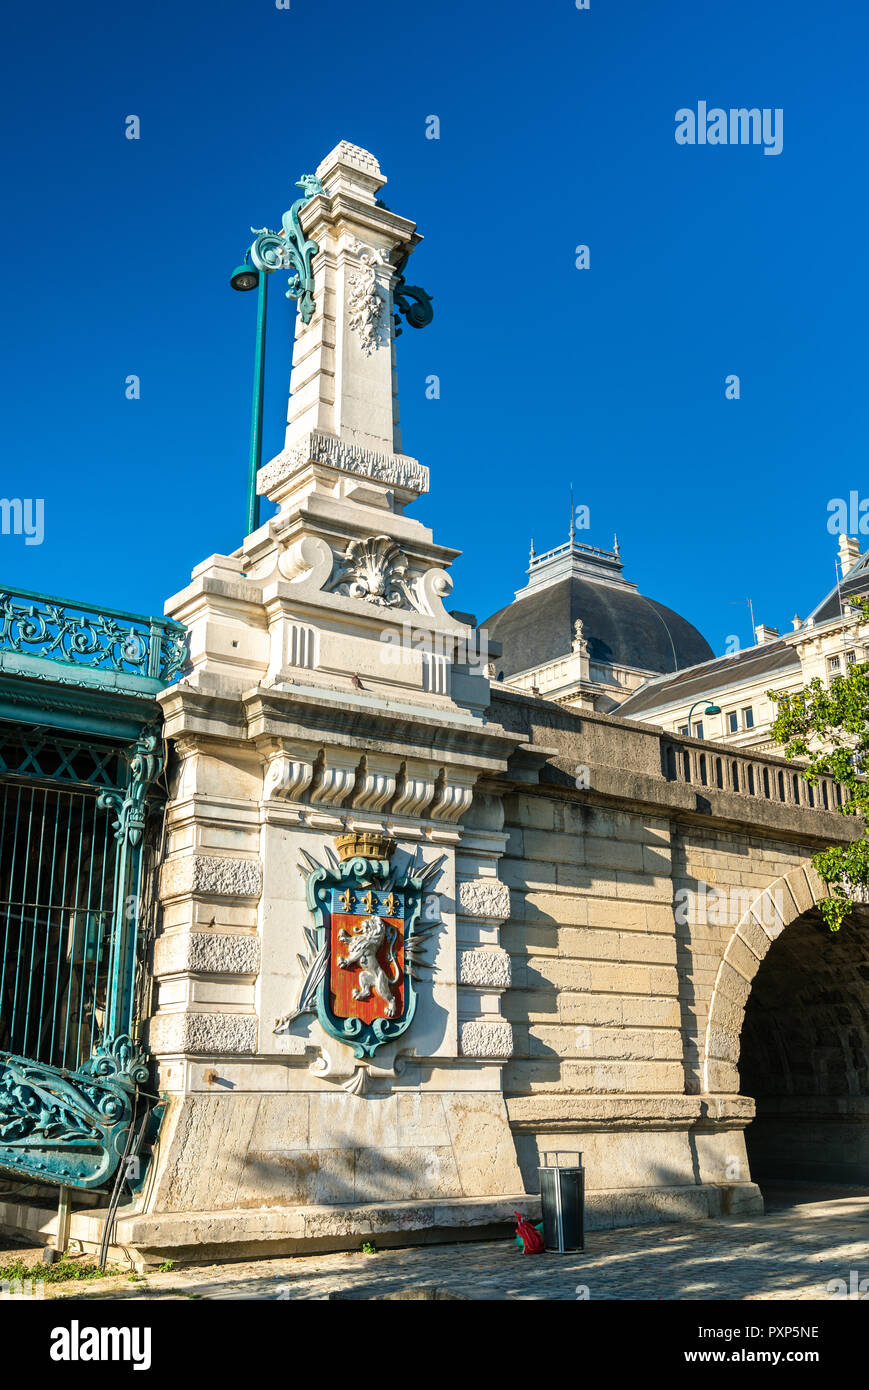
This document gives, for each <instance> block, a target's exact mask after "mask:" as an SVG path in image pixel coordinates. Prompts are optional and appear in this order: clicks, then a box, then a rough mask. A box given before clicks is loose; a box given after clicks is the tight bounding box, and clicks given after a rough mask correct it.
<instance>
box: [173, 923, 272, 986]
mask: <svg viewBox="0 0 869 1390" xmlns="http://www.w3.org/2000/svg"><path fill="white" fill-rule="evenodd" d="M259 957H260V952H259V939H258V938H257V937H255V936H243V935H241V934H240V933H238V932H190V933H188V932H175V933H172V934H171V935H169V936H162V937H159V938H158V940H157V941H156V943H155V946H154V973H155V974H156V975H157V976H162V975H176V974H183V973H185V972H187V971H189V972H192V973H194V974H195V973H201V974H209V975H255V974H256V973H257V971H258V970H259Z"/></svg>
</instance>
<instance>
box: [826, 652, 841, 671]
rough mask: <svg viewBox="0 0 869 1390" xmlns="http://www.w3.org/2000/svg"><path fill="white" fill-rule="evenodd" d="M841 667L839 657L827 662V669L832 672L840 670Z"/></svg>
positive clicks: (832, 657) (833, 657)
mask: <svg viewBox="0 0 869 1390" xmlns="http://www.w3.org/2000/svg"><path fill="white" fill-rule="evenodd" d="M841 665H842V663H841V661H840V660H839V658H838V657H837V656H831V657H830V658H829V660H828V661H827V668H828V670H830V671H831V672H833V671H838V670H840V669H841Z"/></svg>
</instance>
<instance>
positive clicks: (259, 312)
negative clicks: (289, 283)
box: [229, 253, 269, 536]
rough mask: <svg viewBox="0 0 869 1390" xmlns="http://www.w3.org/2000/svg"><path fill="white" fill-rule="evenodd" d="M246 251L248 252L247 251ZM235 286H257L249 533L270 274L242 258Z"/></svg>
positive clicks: (253, 522)
mask: <svg viewBox="0 0 869 1390" xmlns="http://www.w3.org/2000/svg"><path fill="white" fill-rule="evenodd" d="M248 254H249V253H248ZM229 283H230V285H231V286H232V288H233V289H234V290H240V291H242V292H244V291H247V290H255V289H257V288H259V294H258V295H257V305H256V349H255V351H254V359H253V405H252V407H251V417H250V454H249V457H248V466H247V518H246V523H245V524H246V530H245V533H244V534H245V535H246V536H249V535H250V534H251V532H252V531H255V530H256V529H257V527H258V526H259V497H258V496H257V490H256V475H257V473H258V472H259V469H260V465H261V463H262V452H263V393H264V386H265V366H266V304H267V302H268V283H269V277H268V275H266V274H264V273H262V274H261V273H260V271H258V270H257V268H256V266H252V265H250V264H249V263H248V262H247V261H243V262H242V264H241V265H239V266H236V268H235V270H234V271H233V272H232V277H231V279H230V281H229Z"/></svg>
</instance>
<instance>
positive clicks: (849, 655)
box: [845, 652, 857, 666]
mask: <svg viewBox="0 0 869 1390" xmlns="http://www.w3.org/2000/svg"><path fill="white" fill-rule="evenodd" d="M845 665H846V666H856V665H857V653H856V652H846V653H845Z"/></svg>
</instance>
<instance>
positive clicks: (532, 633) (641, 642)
mask: <svg viewBox="0 0 869 1390" xmlns="http://www.w3.org/2000/svg"><path fill="white" fill-rule="evenodd" d="M577 618H581V619H582V622H583V636H584V637H585V638H586V640H587V642H588V648H589V653H588V654H589V657H590V659H591V660H592V661H600V662H606V663H607V664H614V665H616V666H633V667H638V668H639V669H640V670H642V671H655V672H657V673H659V674H661V675H664V674H666V673H668V672H670V671H677V670H681V668H682V667H683V666H696V665H697V664H698V663H699V662H701V661H709V660H710V659H711V658H712V657H713V656H714V653H713V651H712V648H711V647H710V646H709V643H708V642H707V641H706V638H705V637H702V636H701V635H700V633H699V632H698V631H697V629H696V627H693V626H692V625H691V623H689V622H687V621H686V619H685V618H682V617H680V616H679V614H678V613H674V612H673V610H672V608H665V607H664V605H663V604H662V603H656V602H655V600H654V599H651V598H645V597H644V596H643V595H642V594H638V593H637V591H636V590H635V589H634V588H633V587H631V586H629V585H627V584H625V585H624V586H622V585H618V584H613V585H610V584H599V583H595V582H594V581H593V580H590V579H584V578H582V576H581V575H578V574H572V575H568V576H565V577H564V578H563V579H559V580H557V581H556V582H555V583H553V584H547V585H545V586H541V587H540V589H538V590H537V591H536V592H534V591H532V592H530V593H525V594H524V595H523V597H522V598H519V599H516V600H515V601H514V602H513V603H511V604H508V606H507V607H506V608H502V609H501V610H500V611H499V612H498V613H495V614H493V616H492V617H491V618H489V619H487V621H486V622H485V623H483V624H481V626H482V627H484V628H485V629H486V631H487V633H488V636H489V639H490V640H491V641H494V642H500V643H501V644H502V647H503V655H502V656H501V657H495V658H493V663H494V666H495V669H496V671H498V672H499V673H500V672H503V674H504V675H505V676H506V677H509V676H513V675H515V674H516V673H517V672H518V671H527V670H528V669H529V668H533V667H538V666H543V665H545V664H546V662H548V661H556V660H557V659H558V657H560V656H567V655H568V654H569V653H570V651H571V644H572V641H573V636H574V627H573V625H574V623H575V622H576V620H577Z"/></svg>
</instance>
